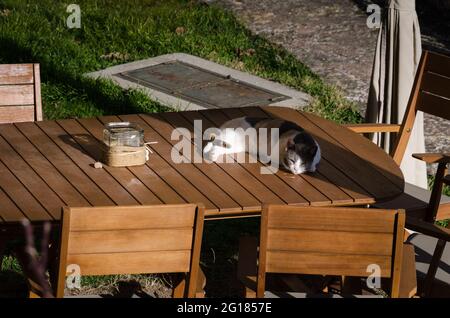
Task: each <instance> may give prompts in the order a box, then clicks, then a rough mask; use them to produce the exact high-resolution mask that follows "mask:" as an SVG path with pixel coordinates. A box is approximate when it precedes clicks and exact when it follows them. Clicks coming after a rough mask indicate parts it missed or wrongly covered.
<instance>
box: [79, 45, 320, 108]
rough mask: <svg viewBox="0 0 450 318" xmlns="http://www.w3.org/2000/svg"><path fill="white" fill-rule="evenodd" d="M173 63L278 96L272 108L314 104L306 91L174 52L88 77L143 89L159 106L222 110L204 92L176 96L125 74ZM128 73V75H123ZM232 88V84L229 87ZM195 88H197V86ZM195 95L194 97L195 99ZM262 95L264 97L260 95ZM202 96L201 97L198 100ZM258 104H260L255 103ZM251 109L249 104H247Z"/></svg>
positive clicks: (112, 68)
mask: <svg viewBox="0 0 450 318" xmlns="http://www.w3.org/2000/svg"><path fill="white" fill-rule="evenodd" d="M173 62H181V63H184V64H186V65H188V66H192V67H195V68H197V69H201V70H205V71H206V72H209V73H212V74H214V75H217V76H220V77H223V78H224V79H231V81H232V83H233V84H235V83H241V84H243V85H244V86H247V87H249V88H250V89H249V92H251V88H255V89H257V90H260V91H261V92H265V93H267V95H276V96H277V97H278V98H276V99H275V100H274V101H273V102H272V101H271V100H270V99H268V100H267V102H266V103H265V104H266V105H270V106H285V107H293V108H299V107H303V106H306V105H308V104H309V102H310V101H311V97H310V96H309V95H308V94H306V93H303V92H300V91H297V90H294V89H292V88H289V87H286V86H284V85H281V84H278V83H275V82H271V81H268V80H265V79H262V78H260V77H258V76H254V75H251V74H248V73H245V72H241V71H237V70H233V69H231V68H229V67H226V66H223V65H220V64H217V63H214V62H211V61H207V60H205V59H202V58H199V57H196V56H193V55H189V54H184V53H174V54H167V55H161V56H157V57H154V58H149V59H145V60H140V61H135V62H131V63H127V64H121V65H116V66H113V67H110V68H107V69H104V70H101V71H97V72H92V73H88V74H85V75H86V76H88V77H91V78H105V79H110V80H112V81H114V82H116V83H117V84H118V85H119V86H121V87H122V88H124V89H130V88H133V89H140V90H142V91H144V92H145V93H147V94H148V96H149V97H150V98H151V99H153V100H156V101H158V102H159V103H161V104H163V105H166V106H169V107H171V108H174V109H177V110H201V109H208V108H209V109H210V108H221V106H222V107H223V103H221V102H220V99H215V98H209V99H207V98H204V94H203V92H195V91H194V92H193V91H192V90H191V91H189V92H187V93H186V94H185V95H183V94H181V96H180V94H177V95H178V96H176V95H174V92H173V91H171V90H170V89H169V90H167V89H164V88H161V87H159V88H158V87H155V86H154V85H153V86H152V85H150V86H152V87H148V86H149V85H148V84H145V83H139V81H136V80H134V81H133V80H132V79H131V78H129V76H126V74H130V72H131V74H133V73H134V74H136V73H139V72H133V71H136V70H139V69H142V68H148V67H152V66H156V65H159V64H163V63H173ZM124 74H125V76H124ZM228 86H230V85H228ZM194 88H195V87H194ZM217 89H220V87H219V88H218V87H217V86H214V88H213V89H212V90H211V92H212V93H214V90H216V92H217ZM192 94H194V95H195V96H193V95H192ZM239 94H240V92H239V91H236V96H228V97H227V98H230V100H233V99H236V98H239ZM259 95H260V96H263V95H264V94H259ZM198 97H199V98H198ZM254 102H256V103H257V101H254ZM241 106H243V105H242V104H240V103H236V105H235V106H234V103H233V106H232V107H241ZM244 106H248V105H244Z"/></svg>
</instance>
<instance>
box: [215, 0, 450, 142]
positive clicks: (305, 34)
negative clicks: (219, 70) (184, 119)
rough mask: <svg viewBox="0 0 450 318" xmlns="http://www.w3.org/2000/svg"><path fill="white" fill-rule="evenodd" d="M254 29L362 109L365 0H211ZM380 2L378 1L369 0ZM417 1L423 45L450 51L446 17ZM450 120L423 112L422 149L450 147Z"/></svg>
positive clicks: (368, 46)
mask: <svg viewBox="0 0 450 318" xmlns="http://www.w3.org/2000/svg"><path fill="white" fill-rule="evenodd" d="M208 2H209V3H215V4H218V5H220V6H222V7H225V8H227V9H230V10H232V11H233V12H234V13H235V14H236V15H237V16H238V17H239V18H240V19H241V20H242V21H243V22H244V23H245V24H246V25H247V27H248V28H249V29H250V30H252V31H253V32H254V33H256V34H259V35H262V36H264V37H266V38H268V39H269V40H271V41H272V42H274V43H277V44H280V45H282V46H284V47H285V48H286V49H288V50H289V51H290V52H292V53H293V54H294V55H296V56H297V57H298V58H299V59H300V60H301V61H302V62H304V63H305V64H306V65H308V66H309V67H310V68H311V69H312V70H313V71H314V72H316V73H317V74H319V75H320V76H321V77H322V78H323V79H324V80H325V81H326V82H328V83H330V84H333V85H337V86H339V87H341V88H342V90H343V92H344V93H345V95H346V96H347V98H349V99H350V100H352V101H354V102H355V103H357V104H358V105H359V107H360V109H361V112H362V113H364V112H365V104H366V101H367V95H368V88H369V82H370V76H371V71H372V63H373V56H374V53H375V46H376V39H377V34H378V30H377V29H370V28H368V27H367V24H366V21H367V14H366V13H365V8H367V4H369V3H371V1H369V0H354V1H352V0H334V1H332V0H314V1H308V0H283V1H279V0H258V1H255V0H210V1H208ZM374 2H376V3H378V4H381V3H382V2H383V1H374ZM416 2H417V6H418V8H417V11H418V14H419V20H420V23H421V30H422V41H423V45H424V47H425V48H427V49H433V50H438V51H441V52H443V53H445V54H448V55H450V20H449V19H448V18H447V17H445V16H444V15H442V14H440V15H439V16H436V15H435V14H433V12H432V11H431V10H430V8H429V6H425V5H423V4H422V3H421V2H420V1H416ZM449 136H450V122H449V121H445V120H443V119H440V118H435V117H433V116H428V115H427V116H426V117H425V140H426V148H427V151H450V143H449V141H448V139H449Z"/></svg>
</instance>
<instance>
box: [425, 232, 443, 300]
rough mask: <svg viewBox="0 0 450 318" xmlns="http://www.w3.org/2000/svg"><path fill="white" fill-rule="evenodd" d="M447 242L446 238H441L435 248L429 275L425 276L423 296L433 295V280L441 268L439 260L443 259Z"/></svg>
mask: <svg viewBox="0 0 450 318" xmlns="http://www.w3.org/2000/svg"><path fill="white" fill-rule="evenodd" d="M446 243H447V242H446V241H444V240H439V241H438V242H437V244H436V248H435V249H434V253H433V257H432V259H431V263H430V267H429V268H428V272H427V275H426V277H425V282H424V286H423V290H422V293H421V295H422V297H428V296H430V295H431V291H432V289H433V281H434V277H435V276H436V272H437V270H438V268H439V262H440V260H441V257H442V254H443V253H444V249H445V244H446Z"/></svg>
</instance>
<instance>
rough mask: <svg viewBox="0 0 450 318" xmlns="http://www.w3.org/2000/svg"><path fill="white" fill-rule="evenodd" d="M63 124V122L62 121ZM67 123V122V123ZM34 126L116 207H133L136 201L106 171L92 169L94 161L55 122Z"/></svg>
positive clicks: (44, 122)
mask: <svg viewBox="0 0 450 318" xmlns="http://www.w3.org/2000/svg"><path fill="white" fill-rule="evenodd" d="M62 122H63V121H62ZM67 123H68V122H67ZM36 125H37V126H38V127H39V128H40V129H41V130H42V131H43V132H44V133H45V134H46V135H47V136H48V137H49V138H50V139H51V141H52V142H53V143H54V144H55V145H56V146H57V147H58V148H59V149H61V151H63V152H64V153H65V154H66V155H67V157H69V158H70V159H71V160H72V161H73V162H74V163H75V164H76V165H77V166H78V167H79V168H80V169H81V170H82V172H83V174H85V175H86V176H87V177H88V178H89V179H91V180H92V181H93V182H94V183H95V184H96V185H97V186H98V187H99V188H101V189H102V190H103V192H104V193H105V194H106V195H107V196H108V197H109V198H110V199H111V200H112V201H113V202H114V203H115V204H117V205H135V204H138V202H137V201H136V199H134V198H133V196H132V195H131V194H130V193H129V192H128V191H127V190H126V189H125V188H123V187H122V186H121V185H120V183H118V182H117V181H116V180H115V179H114V178H113V177H112V176H111V175H110V174H109V173H108V172H107V171H106V170H103V169H94V168H93V164H94V161H95V159H94V158H92V156H91V155H90V154H89V153H87V152H86V151H85V150H84V148H83V147H82V146H81V145H80V144H78V143H77V142H76V140H75V139H73V138H72V137H71V136H70V135H69V134H68V133H67V132H66V131H65V130H64V129H63V127H61V126H60V125H59V124H58V123H57V122H53V121H43V122H38V123H36Z"/></svg>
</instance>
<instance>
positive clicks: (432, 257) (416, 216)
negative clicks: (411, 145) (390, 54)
mask: <svg viewBox="0 0 450 318" xmlns="http://www.w3.org/2000/svg"><path fill="white" fill-rule="evenodd" d="M417 111H423V112H425V113H428V114H432V115H435V116H438V117H442V118H444V119H447V120H450V57H447V56H444V55H440V54H436V53H432V52H428V51H424V53H423V55H422V58H421V61H420V64H419V68H418V71H417V75H416V79H415V81H414V85H413V89H412V92H411V96H410V99H409V104H408V108H407V110H406V113H405V117H404V119H403V123H402V125H401V126H399V125H384V124H362V125H348V126H347V127H348V128H350V129H352V130H353V131H355V132H358V133H371V132H396V133H398V137H397V140H396V145H395V147H394V149H393V151H392V153H391V156H392V157H393V159H394V160H395V161H396V162H397V164H398V165H400V163H401V160H402V158H403V155H404V153H405V150H406V146H407V143H408V140H409V137H410V132H411V130H412V127H413V124H414V120H415V117H416V113H417ZM413 157H414V158H416V159H418V160H423V161H425V162H426V163H429V164H437V165H438V167H437V171H436V175H435V181H434V185H433V189H432V190H431V192H430V191H427V190H424V189H421V188H418V187H416V186H414V185H410V184H406V185H405V193H404V194H403V195H402V196H400V197H398V198H396V199H394V200H392V201H389V202H384V203H380V204H376V205H375V207H378V208H395V209H405V210H406V213H407V214H406V215H407V219H406V226H407V228H409V229H411V230H415V231H418V232H420V233H423V235H419V236H418V235H414V236H413V237H412V238H410V239H411V242H412V243H414V244H415V243H417V244H420V245H421V247H420V249H421V250H423V252H425V253H427V254H428V257H425V258H426V259H422V260H421V262H424V263H426V264H429V265H428V266H427V267H428V270H426V276H425V281H424V284H423V287H422V288H421V292H420V294H421V295H422V296H426V295H430V294H431V292H432V285H433V282H434V277H435V275H436V271H437V269H438V267H439V263H441V266H442V267H445V266H450V251H447V252H445V242H448V240H449V234H448V233H449V231H448V230H447V229H444V228H440V227H439V226H437V225H434V221H435V220H443V219H449V218H450V198H449V197H448V196H445V195H443V194H442V188H443V185H444V184H450V177H449V176H446V171H447V166H448V164H449V163H450V153H423V154H413ZM436 239H439V241H437V242H436ZM443 283H445V284H447V285H448V288H449V289H450V275H447V276H445V278H443Z"/></svg>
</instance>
